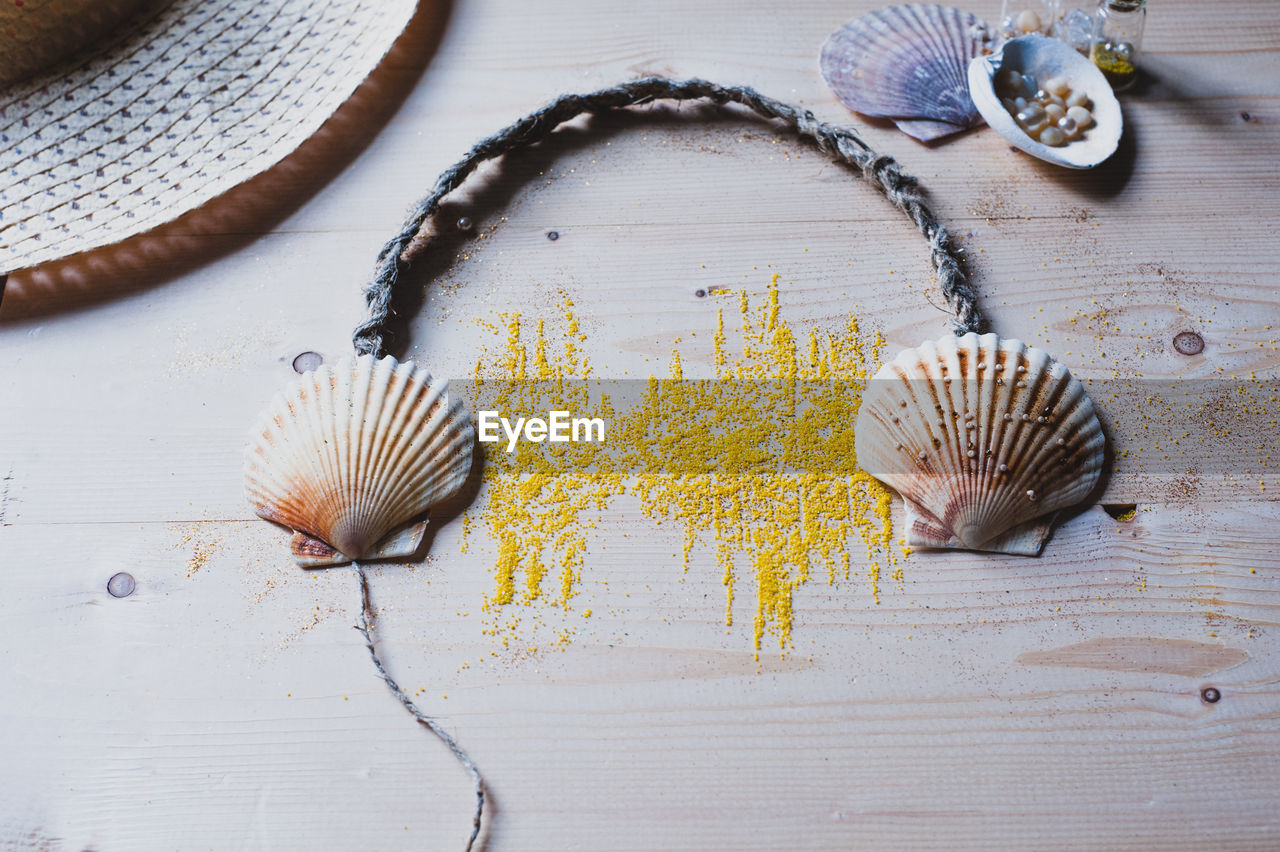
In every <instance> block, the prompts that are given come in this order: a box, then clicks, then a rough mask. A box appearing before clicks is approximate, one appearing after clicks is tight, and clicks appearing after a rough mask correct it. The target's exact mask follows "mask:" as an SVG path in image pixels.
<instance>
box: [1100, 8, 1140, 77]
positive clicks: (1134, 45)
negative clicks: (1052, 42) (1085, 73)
mask: <svg viewBox="0 0 1280 852" xmlns="http://www.w3.org/2000/svg"><path fill="white" fill-rule="evenodd" d="M1146 22H1147V0H1102V3H1101V5H1099V6H1098V11H1097V14H1095V15H1094V28H1093V47H1092V49H1091V52H1090V54H1089V55H1090V57H1091V58H1092V59H1093V64H1094V65H1097V66H1098V70H1100V71H1101V72H1102V75H1103V76H1104V77H1106V78H1107V82H1108V83H1110V84H1111V88H1112V89H1114V90H1115V91H1117V92H1119V91H1121V90H1123V89H1127V88H1129V86H1131V85H1133V81H1134V80H1136V79H1137V78H1138V50H1139V49H1140V48H1141V47H1142V28H1143V26H1145V24H1146Z"/></svg>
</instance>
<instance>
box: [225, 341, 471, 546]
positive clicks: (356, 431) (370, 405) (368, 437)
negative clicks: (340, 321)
mask: <svg viewBox="0 0 1280 852" xmlns="http://www.w3.org/2000/svg"><path fill="white" fill-rule="evenodd" d="M474 446H475V429H474V427H473V426H472V425H471V420H470V419H469V417H468V416H467V412H466V410H465V409H464V407H463V405H462V402H461V400H459V399H457V398H456V397H451V396H450V395H449V393H448V389H447V385H446V383H445V382H444V381H439V380H432V378H431V375H430V374H429V373H428V372H427V371H426V370H424V369H422V368H420V367H416V366H415V365H414V364H413V363H412V362H406V363H403V364H402V363H399V362H397V361H396V360H395V359H394V358H391V357H386V358H383V359H382V360H380V361H377V360H374V358H373V357H372V356H370V355H363V356H361V357H359V358H345V359H343V360H342V361H339V362H338V363H337V364H335V365H334V366H333V367H329V366H328V365H326V366H323V367H320V368H319V369H318V370H315V371H313V372H307V373H304V374H303V375H302V376H301V377H299V378H298V380H297V381H296V382H295V383H294V384H293V385H292V386H290V387H289V388H288V389H286V390H285V391H284V392H283V393H280V394H277V395H276V398H275V399H274V400H273V401H272V403H271V405H270V406H269V407H268V409H267V411H266V412H265V414H264V416H263V418H262V421H261V424H260V425H259V426H258V427H257V428H256V429H255V430H254V431H253V435H252V438H251V440H250V444H249V447H248V449H247V451H246V457H245V476H244V482H245V495H246V496H247V497H248V498H249V502H251V503H252V504H253V507H254V511H256V512H257V513H258V515H259V516H260V517H262V518H265V519H267V520H269V521H275V522H276V523H279V524H283V525H285V526H287V527H290V528H292V529H293V530H295V531H296V533H297V534H296V535H295V536H294V538H293V543H292V549H293V554H294V556H295V558H296V559H297V561H298V564H299V565H301V566H303V567H314V566H319V565H340V564H342V563H344V562H350V561H351V560H353V559H386V558H391V557H406V556H409V555H411V554H412V553H413V552H414V551H415V550H417V548H418V546H419V545H420V544H421V542H422V537H423V535H424V534H425V532H426V524H427V522H426V520H424V519H422V518H421V516H422V515H423V513H424V512H426V511H427V509H428V508H430V507H431V506H433V505H436V504H438V503H440V502H441V501H443V500H446V499H447V498H449V497H450V496H451V495H453V494H454V493H455V492H457V491H458V489H460V488H461V487H462V485H463V483H464V482H466V479H467V475H468V473H469V472H470V470H471V458H472V452H473V448H474Z"/></svg>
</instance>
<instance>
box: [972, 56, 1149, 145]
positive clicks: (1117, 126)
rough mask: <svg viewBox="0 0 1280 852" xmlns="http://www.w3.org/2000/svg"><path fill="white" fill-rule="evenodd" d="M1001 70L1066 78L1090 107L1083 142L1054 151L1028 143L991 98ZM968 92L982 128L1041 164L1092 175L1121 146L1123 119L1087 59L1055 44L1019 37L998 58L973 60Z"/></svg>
mask: <svg viewBox="0 0 1280 852" xmlns="http://www.w3.org/2000/svg"><path fill="white" fill-rule="evenodd" d="M1003 68H1013V69H1015V70H1017V71H1018V72H1019V73H1022V74H1030V75H1032V76H1033V77H1035V78H1036V79H1037V80H1042V81H1043V80H1048V79H1049V78H1051V77H1065V78H1066V79H1067V81H1068V82H1070V84H1071V88H1072V89H1074V90H1077V91H1084V92H1085V94H1087V95H1088V96H1089V100H1091V101H1093V109H1092V110H1091V112H1092V113H1093V121H1094V125H1093V127H1090V128H1089V130H1088V131H1087V132H1086V133H1085V135H1084V138H1083V139H1079V140H1077V141H1075V142H1071V143H1069V144H1067V145H1062V146H1060V147H1056V148H1055V147H1053V146H1050V145H1045V144H1043V143H1041V142H1038V141H1036V140H1035V139H1032V138H1031V137H1030V136H1028V135H1027V134H1026V133H1025V132H1024V131H1023V129H1022V128H1021V127H1019V126H1018V122H1017V121H1015V120H1014V117H1013V116H1012V115H1010V114H1009V110H1007V109H1005V106H1004V104H1003V103H1001V102H1000V97H999V96H998V95H997V94H996V88H995V77H996V73H997V72H998V71H1000V70H1001V69H1003ZM969 92H970V94H971V95H972V97H973V103H974V105H975V106H976V107H977V108H978V112H980V113H982V117H983V118H985V119H986V120H987V124H989V125H991V127H992V128H993V129H994V130H995V131H996V132H997V133H999V134H1000V135H1001V136H1003V137H1004V138H1005V139H1008V140H1009V142H1010V143H1012V144H1013V145H1014V146H1015V147H1018V148H1021V149H1022V150H1023V151H1026V152H1027V153H1028V154H1031V155H1032V156H1034V157H1039V158H1040V159H1041V160H1044V161H1045V162H1049V163H1054V164H1056V165H1059V166H1066V167H1067V168H1070V169H1091V168H1093V167H1094V166H1096V165H1098V164H1099V163H1101V162H1102V161H1103V160H1105V159H1107V158H1108V157H1110V156H1111V155H1112V154H1114V153H1115V152H1116V148H1118V147H1119V145H1120V134H1121V133H1122V132H1123V131H1124V119H1123V117H1121V115H1120V102H1119V101H1118V100H1116V96H1115V93H1114V92H1112V91H1111V84H1110V83H1108V82H1107V78H1106V77H1104V76H1102V72H1101V71H1099V70H1098V68H1097V66H1095V65H1094V64H1093V63H1092V62H1091V61H1090V60H1089V59H1088V58H1087V57H1085V56H1082V55H1081V54H1079V53H1077V52H1076V51H1075V50H1074V49H1073V48H1072V47H1070V46H1069V45H1067V44H1066V43H1065V42H1061V41H1058V40H1057V39H1056V38H1046V37H1044V36H1041V35H1026V36H1020V37H1019V38H1015V39H1010V40H1009V41H1007V42H1005V44H1004V47H1003V48H1001V50H1000V52H999V53H995V54H992V55H991V56H979V57H977V58H976V59H974V60H973V61H972V62H971V63H969Z"/></svg>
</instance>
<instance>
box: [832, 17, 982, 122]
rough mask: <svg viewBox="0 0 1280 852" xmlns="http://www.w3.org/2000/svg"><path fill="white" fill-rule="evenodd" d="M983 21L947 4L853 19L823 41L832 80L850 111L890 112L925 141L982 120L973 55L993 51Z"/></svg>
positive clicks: (884, 115) (880, 114)
mask: <svg viewBox="0 0 1280 852" xmlns="http://www.w3.org/2000/svg"><path fill="white" fill-rule="evenodd" d="M990 34H991V29H990V27H988V26H987V24H986V23H984V22H983V21H982V19H980V18H978V17H976V16H975V15H972V14H970V13H969V12H965V11H962V10H960V9H953V8H950V7H948V6H925V5H920V4H912V5H909V6H888V7H885V8H883V9H878V10H876V11H874V12H871V13H870V14H867V15H863V16H862V17H861V18H857V19H855V20H852V21H850V22H849V23H847V24H845V25H844V26H843V27H841V28H840V29H838V30H836V31H835V32H834V33H832V34H831V36H830V37H829V38H828V39H827V42H826V44H824V45H823V46H822V54H821V56H820V58H819V66H820V67H821V69H822V77H823V79H825V80H826V81H827V85H828V86H830V87H831V90H832V91H834V92H835V93H836V97H838V98H839V99H840V101H841V102H842V103H843V104H844V105H845V106H847V107H849V109H851V110H854V111H855V112H860V113H862V114H863V115H870V116H878V117H881V118H891V119H893V120H894V123H895V124H897V125H898V128H899V129H900V130H901V131H902V132H903V133H906V134H908V135H910V136H914V137H915V138H916V139H919V140H921V141H924V142H929V141H932V140H934V139H939V138H941V137H943V136H947V135H949V134H952V133H959V132H960V131H961V130H965V129H967V128H969V127H972V126H973V125H975V124H978V123H980V122H981V121H982V119H981V117H980V116H979V115H978V111H977V109H976V108H975V107H974V105H973V100H972V99H971V98H970V97H969V83H968V80H967V77H966V72H967V69H968V67H969V61H970V60H971V59H973V58H974V57H975V56H980V55H981V54H982V53H983V52H984V51H987V50H989V47H990V39H991V35H990Z"/></svg>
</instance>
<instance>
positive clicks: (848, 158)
mask: <svg viewBox="0 0 1280 852" xmlns="http://www.w3.org/2000/svg"><path fill="white" fill-rule="evenodd" d="M700 99H706V100H709V101H711V102H713V103H715V104H721V105H722V104H726V103H730V102H732V103H737V104H741V105H742V106H744V107H747V108H748V109H750V110H752V111H753V112H755V113H756V114H757V115H759V116H761V117H763V118H766V119H776V120H778V121H781V122H782V123H784V124H785V125H787V126H788V127H790V128H792V129H793V130H795V131H796V133H797V134H799V135H800V136H801V137H805V138H809V139H812V140H813V141H814V142H815V143H816V144H817V146H818V148H819V149H820V150H822V151H823V152H825V153H826V154H828V155H830V156H831V157H833V158H834V159H836V160H838V161H840V162H844V163H848V164H850V165H852V166H856V167H857V169H858V170H859V171H860V172H861V174H862V177H863V179H864V180H867V181H869V182H871V183H872V184H873V185H875V186H876V187H878V188H879V189H880V190H881V191H882V192H883V193H884V194H885V196H887V197H888V199H889V200H890V201H892V202H893V203H894V205H896V206H897V207H898V208H900V209H901V210H902V211H903V212H905V213H906V214H907V216H909V217H910V218H911V221H913V222H915V224H916V227H917V228H919V229H920V232H921V233H922V234H924V236H925V239H927V240H928V242H929V257H930V259H931V260H932V262H933V267H934V269H935V270H936V271H937V274H938V286H939V288H940V289H941V290H942V295H943V296H944V297H945V298H946V300H947V304H948V305H949V306H950V307H951V312H952V314H953V315H954V318H953V319H952V321H951V326H952V328H953V330H954V331H955V333H956V334H964V333H966V332H969V331H980V330H981V325H982V317H981V315H980V314H979V312H978V304H977V301H978V297H977V292H976V291H975V290H974V288H973V285H972V284H971V283H970V282H969V281H968V280H966V278H965V276H964V273H963V272H962V271H961V266H960V260H959V258H958V257H957V256H956V250H955V248H954V247H953V246H952V244H951V237H950V235H949V234H948V233H947V229H946V227H944V226H943V225H942V224H941V223H939V222H938V220H937V219H935V218H934V217H933V213H932V212H931V211H930V210H929V207H928V205H927V204H926V203H925V200H924V193H923V191H922V190H921V189H920V186H919V183H918V182H917V181H916V179H915V178H914V177H912V176H911V175H909V174H907V173H905V172H903V171H902V170H901V168H900V167H899V166H898V162H897V161H896V160H894V159H893V158H892V157H888V156H885V155H884V154H877V153H876V152H875V151H873V150H871V148H870V146H868V145H867V143H866V142H864V141H862V139H860V138H859V137H858V136H857V135H856V134H854V133H853V132H852V131H850V130H847V129H845V128H843V127H836V126H835V125H831V124H826V123H825V122H821V121H818V119H817V118H815V117H814V115H813V113H812V112H811V111H810V110H807V109H801V108H799V107H796V106H792V105H790V104H786V103H783V102H781V101H775V100H774V99H772V98H768V97H765V96H764V95H762V94H760V93H759V92H757V91H756V90H755V89H751V88H748V87H746V86H719V85H717V84H715V83H710V82H707V81H706V80H697V79H694V80H668V79H667V78H665V77H646V78H644V79H641V80H634V81H632V82H629V83H622V84H619V85H617V86H610V87H609V88H607V89H600V90H599V91H596V92H591V93H589V94H584V95H561V96H560V97H559V98H556V99H555V100H554V101H552V102H551V103H549V104H547V105H546V106H544V107H542V108H541V109H539V110H536V111H534V112H531V113H529V114H528V115H526V116H525V117H524V118H522V119H520V120H519V121H517V122H515V123H514V124H512V125H510V126H508V127H506V128H504V129H502V130H500V131H498V132H497V133H495V134H494V135H492V136H490V137H489V138H487V139H483V140H481V141H480V142H477V143H476V144H475V145H474V146H473V147H472V148H471V150H470V151H468V152H467V155H466V156H465V157H463V158H462V159H461V160H459V161H458V162H456V163H454V164H453V165H452V166H450V167H449V168H447V169H445V170H444V172H443V173H442V174H441V175H440V177H439V178H437V179H436V185H435V188H434V189H432V190H431V194H430V195H428V196H427V197H426V198H424V199H422V200H421V201H419V202H418V203H417V204H416V205H415V206H414V208H413V211H412V213H411V215H410V216H409V218H408V219H406V220H405V223H404V226H403V227H402V228H401V229H400V232H399V233H398V234H396V235H395V236H394V237H392V238H391V239H390V240H388V241H387V243H386V244H385V245H384V246H383V247H382V251H380V252H379V253H378V262H377V265H376V267H375V269H374V275H373V279H372V280H371V281H370V282H369V283H368V284H367V285H365V288H364V296H365V302H366V303H367V305H368V315H367V318H366V319H365V321H364V322H362V323H361V324H360V325H359V326H358V327H357V328H356V330H355V333H354V334H353V335H352V343H353V344H354V345H355V350H356V353H357V354H360V355H365V354H371V355H373V356H374V357H382V355H383V354H385V351H384V346H385V344H384V340H383V338H384V335H385V334H386V330H387V323H388V321H389V320H390V318H391V304H392V296H393V294H394V292H395V290H396V287H397V285H398V284H399V282H400V277H401V274H402V273H403V272H404V270H405V268H406V266H407V263H408V261H407V259H406V252H407V250H408V248H409V246H410V244H411V243H412V242H413V240H414V238H415V237H416V236H417V235H418V234H419V233H420V232H421V230H422V227H423V225H424V223H425V222H426V221H427V220H428V219H429V218H430V217H431V216H432V215H433V214H434V213H435V212H436V210H437V209H439V207H440V201H441V199H443V198H444V197H445V196H446V195H448V194H449V193H450V192H452V191H453V190H455V189H457V188H458V187H459V186H460V185H461V184H462V182H463V181H464V180H466V178H467V176H468V175H470V174H471V173H472V172H473V171H475V170H476V167H477V166H479V165H480V164H481V163H483V162H485V161H486V160H492V159H494V158H495V157H500V156H502V155H504V154H508V153H511V152H512V151H516V150H519V149H521V148H527V147H529V146H530V145H533V144H535V143H537V142H540V141H542V140H543V139H546V138H547V137H548V136H550V135H551V134H552V132H553V131H555V129H556V128H557V127H559V126H560V125H561V124H564V123H565V122H566V121H570V120H572V119H574V118H577V117H578V116H580V115H585V114H592V115H596V114H600V113H605V112H608V111H610V110H614V109H620V108H622V107H629V106H637V105H639V104H645V103H649V102H651V101H655V100H674V101H690V100H700Z"/></svg>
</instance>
